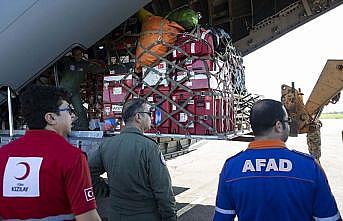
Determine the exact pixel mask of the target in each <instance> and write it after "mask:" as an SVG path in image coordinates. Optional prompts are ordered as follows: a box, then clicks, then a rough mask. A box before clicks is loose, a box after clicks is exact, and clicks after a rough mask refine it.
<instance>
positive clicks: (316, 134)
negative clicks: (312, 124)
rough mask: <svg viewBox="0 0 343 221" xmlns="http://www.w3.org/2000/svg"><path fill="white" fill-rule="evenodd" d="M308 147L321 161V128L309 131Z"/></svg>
mask: <svg viewBox="0 0 343 221" xmlns="http://www.w3.org/2000/svg"><path fill="white" fill-rule="evenodd" d="M306 138H307V145H308V151H309V153H310V154H311V155H312V156H314V157H315V158H316V159H317V160H319V158H320V156H321V138H320V128H318V129H317V130H314V131H309V132H308V133H307V136H306Z"/></svg>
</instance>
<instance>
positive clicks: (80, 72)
mask: <svg viewBox="0 0 343 221" xmlns="http://www.w3.org/2000/svg"><path fill="white" fill-rule="evenodd" d="M60 66H61V68H60V69H61V74H60V76H61V79H60V86H61V87H63V88H65V89H66V90H67V91H68V92H70V93H71V94H72V97H71V102H72V104H73V107H74V109H75V112H76V116H77V118H78V119H77V120H76V122H75V128H74V129H75V130H88V118H87V113H86V109H85V107H84V106H83V105H82V101H81V94H80V85H81V83H82V82H83V81H84V80H85V75H86V74H87V73H99V72H102V71H104V68H101V67H98V66H97V65H95V64H92V63H90V62H89V61H87V60H84V59H81V60H80V61H75V60H74V59H73V58H72V57H64V58H63V59H62V61H61V64H60Z"/></svg>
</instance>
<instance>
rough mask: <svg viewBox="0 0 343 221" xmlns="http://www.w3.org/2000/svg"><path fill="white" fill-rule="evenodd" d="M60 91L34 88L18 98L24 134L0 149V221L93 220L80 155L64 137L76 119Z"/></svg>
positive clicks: (91, 197) (88, 181)
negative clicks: (37, 220) (36, 220)
mask: <svg viewBox="0 0 343 221" xmlns="http://www.w3.org/2000/svg"><path fill="white" fill-rule="evenodd" d="M69 101H70V96H69V94H68V93H67V92H66V91H65V90H64V89H61V88H56V87H50V86H33V87H32V88H30V89H29V90H27V91H26V92H25V93H24V94H23V95H22V96H21V105H22V114H23V116H24V118H25V120H26V123H27V125H28V127H29V130H28V131H27V132H26V133H25V135H24V136H23V137H21V138H19V139H17V140H15V141H13V142H11V143H9V144H8V145H5V146H3V147H2V148H0V218H1V217H2V219H3V220H9V219H16V220H29V219H44V220H54V221H59V220H77V221H84V220H87V221H90V220H94V221H98V220H100V217H99V215H98V213H97V211H96V203H95V198H94V194H93V189H92V184H91V179H90V173H89V168H88V164H87V160H86V156H85V154H84V153H83V152H82V151H81V150H80V149H77V148H76V147H74V146H72V145H70V144H69V143H68V142H67V141H66V140H65V138H64V137H66V136H68V135H69V134H70V133H71V127H72V122H73V120H74V118H75V114H74V113H73V110H72V108H71V107H70V105H69Z"/></svg>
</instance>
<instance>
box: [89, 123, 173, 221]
mask: <svg viewBox="0 0 343 221" xmlns="http://www.w3.org/2000/svg"><path fill="white" fill-rule="evenodd" d="M89 166H90V171H91V175H92V181H93V187H94V190H95V193H96V195H97V196H99V195H101V193H103V194H105V195H106V192H107V184H105V183H104V180H103V179H102V178H101V177H99V175H101V174H102V173H104V172H107V176H108V189H109V197H110V198H109V204H110V206H109V208H107V210H108V212H109V214H108V217H109V219H110V220H122V221H131V220H139V221H155V220H156V221H161V220H163V221H175V220H177V217H176V207H175V198H174V193H173V190H172V185H171V179H170V175H169V172H168V168H167V166H166V164H165V161H164V158H163V155H162V154H161V152H160V149H159V145H158V143H156V142H155V141H154V140H152V139H150V138H149V137H146V136H144V135H143V133H141V132H140V131H139V130H138V129H137V128H132V127H131V128H124V130H123V131H122V132H121V133H120V134H119V135H117V136H114V137H110V138H107V139H106V140H105V141H104V143H103V144H102V145H101V146H100V147H99V148H98V149H97V150H96V151H94V152H93V153H92V154H90V156H89Z"/></svg>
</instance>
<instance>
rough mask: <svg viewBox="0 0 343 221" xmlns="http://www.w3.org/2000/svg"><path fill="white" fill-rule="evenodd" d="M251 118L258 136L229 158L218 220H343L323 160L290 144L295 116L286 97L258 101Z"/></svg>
mask: <svg viewBox="0 0 343 221" xmlns="http://www.w3.org/2000/svg"><path fill="white" fill-rule="evenodd" d="M250 123H251V127H252V130H253V132H254V135H255V141H253V142H251V143H250V144H249V147H248V148H247V149H246V150H245V151H242V152H240V153H238V154H237V155H235V156H233V157H231V158H229V159H228V160H227V161H226V162H225V164H224V167H223V170H222V172H221V174H220V179H219V187H218V193H217V200H216V209H215V215H214V219H213V220H214V221H221V220H223V221H224V220H234V218H235V216H238V219H239V220H240V221H254V220H255V221H258V220H261V221H262V220H263V221H269V220H270V221H272V220H273V221H275V220H278V221H280V220H282V221H286V220H287V221H296V220H299V221H307V220H308V221H310V220H311V221H312V220H316V221H336V220H341V216H340V214H339V211H338V209H337V204H336V201H335V199H334V197H333V195H332V193H331V190H330V187H329V184H328V181H327V178H326V176H325V173H324V171H323V169H322V168H321V167H320V165H319V164H318V163H317V161H316V160H315V159H314V158H313V157H312V156H310V155H307V154H304V153H300V152H297V151H293V150H289V149H288V148H287V147H286V145H285V142H286V140H287V138H288V133H289V123H290V119H289V118H288V115H287V112H286V109H285V108H284V106H283V105H282V103H281V102H278V101H275V100H269V99H265V100H261V101H258V102H256V103H255V104H254V106H253V108H252V110H251V113H250Z"/></svg>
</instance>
